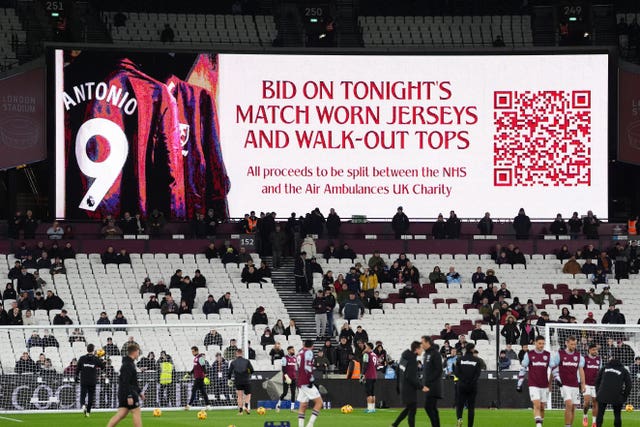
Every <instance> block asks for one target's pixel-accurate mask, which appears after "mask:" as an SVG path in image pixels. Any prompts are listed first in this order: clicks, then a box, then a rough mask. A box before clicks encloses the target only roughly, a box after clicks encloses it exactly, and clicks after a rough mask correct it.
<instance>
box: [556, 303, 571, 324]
mask: <svg viewBox="0 0 640 427" xmlns="http://www.w3.org/2000/svg"><path fill="white" fill-rule="evenodd" d="M570 321H571V313H570V312H569V309H568V308H567V307H562V310H561V311H560V317H558V322H560V323H569V322H570Z"/></svg>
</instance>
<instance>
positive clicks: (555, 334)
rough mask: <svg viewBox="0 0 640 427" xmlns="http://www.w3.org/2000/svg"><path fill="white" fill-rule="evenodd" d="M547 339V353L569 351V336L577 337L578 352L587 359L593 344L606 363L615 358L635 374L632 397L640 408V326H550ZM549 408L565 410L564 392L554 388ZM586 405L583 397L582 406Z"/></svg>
mask: <svg viewBox="0 0 640 427" xmlns="http://www.w3.org/2000/svg"><path fill="white" fill-rule="evenodd" d="M544 333H545V337H546V339H547V342H546V345H547V350H548V351H550V352H551V354H552V355H553V354H555V353H556V352H557V351H558V350H560V349H563V348H565V341H566V340H567V338H568V337H569V336H574V337H576V340H577V344H578V347H577V350H578V351H579V352H580V354H582V355H583V356H585V357H586V355H587V352H588V348H589V345H590V344H596V345H597V346H598V355H599V356H600V357H601V360H602V363H606V361H607V360H608V358H610V357H615V358H616V359H618V360H620V361H621V362H622V364H623V365H624V366H625V367H626V368H627V369H628V370H629V371H630V372H631V374H632V375H631V380H632V385H633V388H632V391H631V395H630V396H629V401H628V402H627V403H630V404H632V405H633V406H634V408H638V407H640V361H639V362H636V361H635V358H636V356H640V325H602V324H582V323H572V324H558V323H553V324H547V325H546V326H545V329H544ZM549 400H550V401H549V402H548V404H547V406H548V407H549V408H551V409H563V408H564V402H563V400H562V397H561V395H560V389H559V388H558V387H557V386H555V385H554V388H553V392H552V393H550V396H549ZM583 403H584V400H583V398H582V397H581V402H580V405H581V406H582V404H583Z"/></svg>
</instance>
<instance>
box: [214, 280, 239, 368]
mask: <svg viewBox="0 0 640 427" xmlns="http://www.w3.org/2000/svg"><path fill="white" fill-rule="evenodd" d="M221 308H228V309H229V310H231V313H233V303H232V302H231V292H226V293H225V294H224V295H223V296H221V297H220V299H219V300H218V310H220V309H221ZM233 357H235V354H234V355H233Z"/></svg>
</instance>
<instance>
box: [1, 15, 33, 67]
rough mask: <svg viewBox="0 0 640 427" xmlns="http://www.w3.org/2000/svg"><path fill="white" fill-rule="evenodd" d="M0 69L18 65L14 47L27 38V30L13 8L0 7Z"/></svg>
mask: <svg viewBox="0 0 640 427" xmlns="http://www.w3.org/2000/svg"><path fill="white" fill-rule="evenodd" d="M0 28H2V31H0V71H4V70H7V69H9V68H12V67H14V66H16V65H18V58H17V53H16V48H17V45H18V44H23V43H25V42H26V40H27V32H26V31H24V30H23V28H22V23H21V22H20V19H18V16H17V15H16V12H15V10H14V9H8V8H7V9H4V8H0Z"/></svg>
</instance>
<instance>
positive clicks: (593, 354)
mask: <svg viewBox="0 0 640 427" xmlns="http://www.w3.org/2000/svg"><path fill="white" fill-rule="evenodd" d="M601 365H602V361H601V360H600V356H598V346H597V345H596V344H589V353H588V354H587V357H585V358H584V380H585V383H586V386H585V391H584V408H583V412H584V415H583V416H582V426H583V427H587V426H588V425H589V416H588V415H589V406H591V418H592V421H591V427H596V418H597V417H598V401H597V400H596V378H598V372H599V371H600V366H601Z"/></svg>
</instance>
